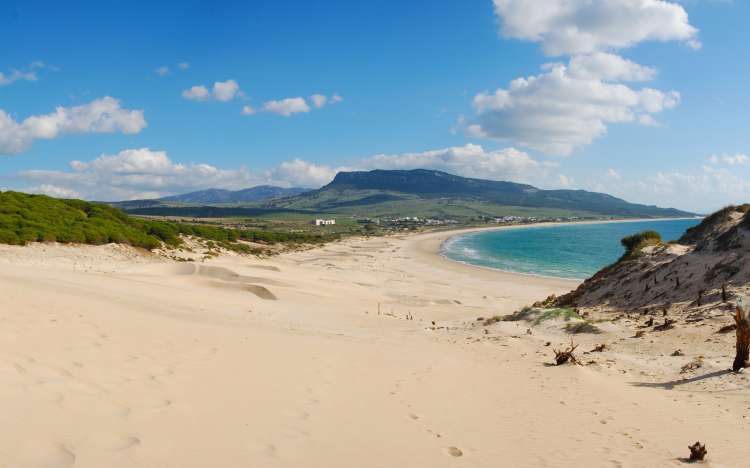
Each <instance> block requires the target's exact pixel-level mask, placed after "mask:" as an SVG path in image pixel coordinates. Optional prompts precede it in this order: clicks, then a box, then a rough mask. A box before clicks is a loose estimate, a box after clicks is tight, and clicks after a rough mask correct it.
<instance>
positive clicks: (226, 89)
mask: <svg viewBox="0 0 750 468" xmlns="http://www.w3.org/2000/svg"><path fill="white" fill-rule="evenodd" d="M239 90H240V85H238V84H237V82H236V81H234V80H227V81H217V82H216V83H214V92H213V95H214V99H216V100H217V101H222V102H227V101H231V100H232V99H234V98H235V96H237V93H238V92H239Z"/></svg>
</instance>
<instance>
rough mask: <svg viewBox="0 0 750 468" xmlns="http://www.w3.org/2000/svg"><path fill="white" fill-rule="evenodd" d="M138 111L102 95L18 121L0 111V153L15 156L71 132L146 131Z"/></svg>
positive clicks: (141, 113) (128, 132) (144, 121)
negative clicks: (35, 143) (34, 144)
mask: <svg viewBox="0 0 750 468" xmlns="http://www.w3.org/2000/svg"><path fill="white" fill-rule="evenodd" d="M146 125H147V124H146V120H145V118H144V117H143V111H142V110H130V109H123V108H121V107H120V101H118V100H117V99H114V98H112V97H109V96H106V97H103V98H100V99H96V100H94V101H91V102H90V103H88V104H83V105H80V106H74V107H63V106H59V107H57V108H56V109H55V111H54V112H51V113H49V114H43V115H32V116H30V117H27V118H25V119H24V120H22V121H20V122H18V121H16V120H14V119H13V117H11V116H10V115H9V114H8V113H7V112H5V111H4V110H2V109H0V154H6V155H7V154H18V153H21V152H23V151H25V150H26V149H28V148H29V147H30V146H31V144H32V143H33V142H34V141H35V140H50V139H53V138H57V137H58V136H60V135H65V134H75V133H116V132H119V133H126V134H133V133H139V132H140V131H141V130H143V129H144V128H146Z"/></svg>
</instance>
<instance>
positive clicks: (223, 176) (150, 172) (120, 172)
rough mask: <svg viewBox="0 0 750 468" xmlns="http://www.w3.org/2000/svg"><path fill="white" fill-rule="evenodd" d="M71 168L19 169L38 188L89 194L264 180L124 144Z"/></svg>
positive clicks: (127, 195)
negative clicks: (109, 152)
mask: <svg viewBox="0 0 750 468" xmlns="http://www.w3.org/2000/svg"><path fill="white" fill-rule="evenodd" d="M70 167H71V170H70V171H47V170H29V171H24V172H21V173H20V174H19V177H20V178H21V179H23V180H26V181H29V182H32V183H36V184H39V185H38V186H37V187H44V186H47V187H56V188H58V189H60V190H70V191H75V192H77V193H79V194H80V196H82V197H84V198H87V199H96V200H120V199H136V198H146V197H159V196H162V195H167V194H173V193H182V192H187V191H191V190H199V189H202V188H209V187H225V188H234V189H238V188H244V187H249V186H253V185H258V184H259V183H262V182H264V179H263V177H262V174H257V173H253V172H251V171H249V170H247V169H244V168H241V169H220V168H217V167H215V166H212V165H210V164H179V163H175V162H173V161H172V160H171V159H170V158H169V157H168V156H167V153H166V152H165V151H154V150H151V149H148V148H139V149H127V150H123V151H120V152H119V153H117V154H113V155H106V154H105V155H101V156H99V157H98V158H96V159H94V160H92V161H89V162H83V161H72V162H71V163H70Z"/></svg>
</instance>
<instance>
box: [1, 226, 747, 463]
mask: <svg viewBox="0 0 750 468" xmlns="http://www.w3.org/2000/svg"><path fill="white" fill-rule="evenodd" d="M447 235H448V234H446V233H436V234H426V235H419V236H412V237H406V238H386V239H383V238H375V239H370V240H351V241H346V242H342V243H338V244H333V245H330V246H327V247H324V248H321V249H316V250H311V251H306V252H298V253H292V254H286V255H283V256H281V257H278V258H274V259H271V260H249V259H244V258H239V257H221V258H218V259H216V260H212V261H210V262H207V263H202V264H197V263H196V264H193V263H176V262H165V261H162V260H160V259H158V258H154V257H140V256H138V255H133V253H132V251H129V249H124V248H122V247H116V246H105V247H64V246H32V247H26V248H15V247H1V248H0V414H2V415H3V424H2V429H0V431H2V433H1V435H2V436H1V437H0V466H2V467H6V466H7V467H14V468H16V467H67V466H75V467H92V468H93V467H96V468H101V467H108V468H111V467H131V466H140V467H159V468H162V467H175V468H177V467H179V468H186V467H321V468H333V467H342V468H344V467H346V468H353V467H360V468H363V467H430V468H432V467H456V466H464V467H498V466H512V467H522V466H550V467H560V466H562V467H567V466H587V467H588V466H592V467H599V466H644V467H645V466H648V467H656V466H672V465H675V466H676V465H680V464H681V462H680V461H678V457H681V456H685V455H687V445H688V443H692V442H694V441H695V440H697V439H700V440H702V441H704V442H706V443H707V444H708V450H709V459H710V460H711V462H710V463H711V464H710V466H716V467H718V466H747V449H746V448H745V445H746V444H745V442H744V439H742V438H741V435H742V434H748V432H747V429H748V424H747V422H746V419H744V416H745V415H746V414H747V406H748V402H747V397H746V394H747V393H746V390H745V394H744V395H743V394H742V393H740V394H739V396H735V395H729V394H719V395H717V394H715V393H712V392H699V391H690V392H688V391H680V389H679V388H675V389H673V390H665V389H664V388H661V387H655V388H652V387H649V386H639V385H634V383H637V382H639V381H640V380H641V379H639V376H637V375H632V374H622V373H619V372H602V371H599V370H597V368H595V366H587V367H577V366H564V367H548V366H547V364H546V363H548V362H550V360H551V357H552V354H551V350H550V348H551V347H545V346H544V343H543V341H540V338H539V337H537V336H536V335H532V336H528V335H526V334H525V331H526V329H525V327H522V326H521V325H520V324H517V323H502V324H500V325H499V326H497V327H492V330H491V331H490V330H488V334H484V331H483V330H482V329H480V330H477V331H473V330H472V329H471V327H469V324H471V323H473V322H474V321H475V319H476V318H477V317H480V316H484V317H488V316H491V315H495V314H504V313H509V312H511V311H513V310H514V309H515V308H517V307H519V306H522V305H524V304H528V303H530V302H533V301H534V300H537V299H540V298H543V297H545V296H547V295H548V294H550V293H562V292H566V291H568V290H569V289H571V288H572V287H574V286H575V283H574V282H570V281H564V280H553V279H541V278H534V277H528V276H517V275H512V274H506V273H500V272H495V271H490V270H484V269H478V268H472V267H469V266H464V265H461V264H457V263H453V262H450V261H449V260H446V259H443V258H440V257H438V256H437V255H435V251H436V249H437V246H438V245H439V244H440V242H442V240H444V239H445V238H446V236H447ZM206 267H208V268H206ZM271 298H275V299H271ZM378 304H380V307H379V308H380V315H378ZM407 315H413V317H414V320H406V319H405V316H407ZM432 321H435V322H436V326H435V327H434V328H436V329H435V330H433V329H431V328H433V327H432V325H431V322H432ZM444 327H447V329H446V328H444ZM566 339H567V338H566V337H563V336H560V337H557V338H556V341H553V345H554V346H557V345H559V344H560V343H562V342H563V341H564V340H566ZM623 359H625V358H623ZM735 411H736V413H735ZM457 455H460V456H457Z"/></svg>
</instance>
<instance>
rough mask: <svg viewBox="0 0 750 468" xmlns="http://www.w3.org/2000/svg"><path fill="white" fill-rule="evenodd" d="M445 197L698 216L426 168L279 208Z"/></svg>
mask: <svg viewBox="0 0 750 468" xmlns="http://www.w3.org/2000/svg"><path fill="white" fill-rule="evenodd" d="M446 199H451V200H454V201H455V200H462V201H465V202H470V203H480V204H484V205H487V204H493V205H501V206H511V207H525V208H535V209H539V208H543V209H552V210H561V211H563V210H564V211H567V212H574V213H586V214H593V215H607V216H621V217H681V216H693V215H694V213H688V212H685V211H681V210H677V209H674V208H660V207H657V206H649V205H641V204H636V203H629V202H627V201H625V200H622V199H620V198H616V197H613V196H611V195H607V194H603V193H596V192H589V191H585V190H542V189H539V188H536V187H534V186H531V185H526V184H519V183H515V182H504V181H493V180H483V179H473V178H467V177H460V176H457V175H453V174H448V173H445V172H441V171H434V170H426V169H414V170H407V171H402V170H373V171H369V172H340V173H338V174H337V175H336V177H335V178H334V179H333V181H332V182H331V183H329V184H328V185H326V186H324V187H322V188H320V189H318V190H313V191H310V192H306V193H304V194H301V195H298V196H296V197H291V198H288V199H281V200H278V201H277V202H276V203H275V204H277V205H279V206H284V207H290V208H300V209H303V208H307V209H317V210H336V209H341V208H344V207H346V208H348V209H352V207H357V206H366V205H377V204H383V203H392V204H393V203H394V202H399V201H401V202H403V201H407V200H412V201H414V200H419V201H421V202H423V203H422V204H424V201H430V202H432V203H434V202H435V201H436V200H446ZM405 214H408V213H405Z"/></svg>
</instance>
